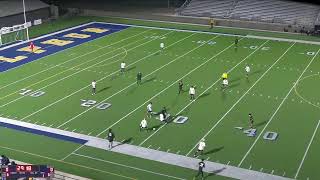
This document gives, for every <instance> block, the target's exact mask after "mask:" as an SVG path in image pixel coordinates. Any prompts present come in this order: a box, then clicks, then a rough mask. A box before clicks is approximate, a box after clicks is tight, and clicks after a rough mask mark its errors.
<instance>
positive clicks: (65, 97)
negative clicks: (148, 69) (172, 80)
mask: <svg viewBox="0 0 320 180" xmlns="http://www.w3.org/2000/svg"><path fill="white" fill-rule="evenodd" d="M193 35H195V34H191V35H189V36H187V37H185V38H182V39H181V40H179V41H176V42H174V43H173V44H171V45H169V46H167V47H166V48H169V47H171V46H173V45H175V44H177V43H179V42H181V41H183V40H185V39H187V38H189V37H191V36H193ZM158 52H159V50H158V51H156V52H154V53H153V54H149V55H147V56H145V57H143V58H141V59H139V60H137V61H135V62H134V63H131V64H129V65H128V67H129V66H131V65H133V64H135V63H138V62H140V61H142V60H144V59H146V58H148V57H150V56H153V55H155V54H156V53H158ZM118 72H120V70H117V71H114V72H113V73H111V74H109V75H107V76H105V77H103V78H101V79H99V80H98V81H97V82H99V81H102V80H104V79H106V78H107V77H110V76H112V75H114V74H116V73H118ZM132 84H135V83H132ZM130 86H132V85H130ZM88 87H90V85H88V86H85V87H83V88H81V89H79V90H77V91H75V92H73V93H71V94H69V95H67V96H65V97H63V98H61V99H59V100H57V101H55V102H53V103H51V104H49V105H47V106H45V107H43V108H41V109H39V110H37V111H35V112H33V113H31V114H29V115H28V116H26V117H24V118H23V119H26V118H28V117H30V116H32V115H34V114H36V113H38V112H41V111H43V110H44V109H47V108H48V107H51V106H52V105H54V104H57V103H59V102H60V101H63V100H64V99H67V98H69V97H70V96H72V95H74V94H76V93H78V92H80V91H82V90H84V89H86V88H88ZM126 88H128V87H126ZM123 90H124V89H122V90H120V91H119V92H117V93H120V92H122V91H123ZM93 107H95V106H93ZM93 107H92V108H93Z"/></svg>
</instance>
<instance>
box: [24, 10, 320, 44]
mask: <svg viewBox="0 0 320 180" xmlns="http://www.w3.org/2000/svg"><path fill="white" fill-rule="evenodd" d="M91 21H101V22H109V23H123V24H130V25H142V26H151V27H162V28H175V29H185V30H198V31H205V32H215V33H226V34H239V35H255V36H264V37H275V38H286V39H298V40H307V41H320V38H319V37H314V36H307V35H306V34H298V33H297V34H292V33H284V32H268V31H258V30H257V31H256V30H250V29H247V30H246V29H238V28H229V27H226V28H224V27H214V29H212V30H211V29H209V26H208V27H205V26H203V25H188V24H179V23H169V22H168V23H166V22H157V21H153V22H152V21H146V20H134V19H127V18H118V17H93V16H76V17H69V18H62V19H58V20H55V21H52V22H50V23H44V24H42V25H39V26H33V27H31V28H30V37H37V36H40V35H44V34H47V33H50V32H54V31H58V30H61V29H64V28H68V27H72V26H76V25H79V24H83V23H87V22H91Z"/></svg>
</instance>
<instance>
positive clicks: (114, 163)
mask: <svg viewBox="0 0 320 180" xmlns="http://www.w3.org/2000/svg"><path fill="white" fill-rule="evenodd" d="M72 155H75V156H79V157H83V158H87V159H92V160H95V161H100V162H104V163H109V164H113V165H117V166H121V167H126V168H129V169H134V170H137V171H143V172H147V173H150V174H155V175H159V176H165V177H169V178H172V179H179V180H186V179H184V178H179V177H175V176H171V175H167V174H162V173H158V172H154V171H149V170H146V169H141V168H138V167H133V166H129V165H124V164H120V163H116V162H112V161H108V160H104V159H100V158H95V157H91V156H87V155H83V154H78V153H72Z"/></svg>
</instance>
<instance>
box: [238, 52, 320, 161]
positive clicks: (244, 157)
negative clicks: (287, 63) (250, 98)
mask: <svg viewBox="0 0 320 180" xmlns="http://www.w3.org/2000/svg"><path fill="white" fill-rule="evenodd" d="M319 51H320V49H319V50H318V51H317V53H316V54H315V55H314V56H313V57H312V59H311V61H310V62H309V64H308V65H307V67H306V68H305V69H304V70H303V72H302V73H301V74H300V76H299V78H298V79H297V80H296V82H294V84H293V86H292V87H291V89H290V90H289V92H288V93H287V95H286V96H285V97H284V99H283V100H282V101H281V103H280V105H279V106H278V108H277V109H276V111H275V112H274V113H273V114H272V116H271V117H270V119H269V121H268V122H267V124H266V125H265V126H264V128H263V129H262V131H261V133H260V134H259V135H258V137H257V138H256V139H255V141H254V142H253V144H252V145H251V147H250V148H249V150H248V151H247V153H246V154H245V155H244V156H243V158H242V160H241V161H240V163H239V164H238V167H240V166H241V164H242V163H243V161H244V160H245V159H246V158H247V156H248V155H249V153H250V152H251V150H252V149H253V147H254V146H255V145H256V143H257V142H258V140H259V138H260V137H261V135H262V134H263V132H264V131H265V129H266V128H267V127H268V125H269V124H270V123H271V121H272V120H273V118H274V116H275V115H276V114H277V113H278V111H279V109H280V108H281V107H282V105H283V103H284V102H285V101H286V100H287V99H288V96H289V95H290V93H291V91H292V90H293V89H294V87H295V86H296V85H297V83H298V82H299V80H300V79H301V77H302V76H303V74H304V73H305V72H306V70H307V69H308V68H309V66H310V65H311V64H312V62H313V61H314V59H315V58H316V56H317V55H318V54H319Z"/></svg>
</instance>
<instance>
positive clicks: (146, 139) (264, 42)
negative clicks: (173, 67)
mask: <svg viewBox="0 0 320 180" xmlns="http://www.w3.org/2000/svg"><path fill="white" fill-rule="evenodd" d="M267 42H269V40H267V41H265V42H264V43H262V44H261V45H260V46H259V48H257V49H255V50H254V51H252V52H251V53H250V54H249V55H248V56H246V57H245V58H244V59H242V60H241V61H240V62H239V63H237V64H236V65H235V66H234V67H232V68H231V69H230V70H229V71H228V73H230V72H231V71H233V70H234V69H235V68H236V67H237V66H239V65H240V64H241V63H242V62H243V61H245V60H246V59H248V58H249V57H250V56H251V55H253V54H254V53H255V52H257V51H258V50H259V49H260V48H261V47H263V46H264V45H265V44H266V43H267ZM232 45H233V44H232ZM230 47H231V46H230ZM220 80H221V78H218V79H217V80H216V81H215V82H214V83H213V84H211V85H210V86H209V87H208V88H207V89H205V90H204V91H203V92H202V93H201V94H199V95H198V96H197V97H196V99H195V100H194V101H191V102H189V103H188V104H187V105H186V106H185V107H183V108H182V109H181V110H180V111H179V112H178V113H176V114H180V113H181V112H182V111H184V110H185V109H186V108H188V107H189V106H190V105H191V104H192V103H194V102H195V101H196V100H197V99H198V98H199V97H201V96H202V95H203V94H205V93H206V92H207V91H208V90H209V89H211V88H212V87H213V86H214V85H215V84H217V83H218V82H219V81H220ZM166 125H167V124H164V125H162V126H160V127H159V128H158V129H157V130H156V131H155V132H154V133H152V134H151V135H150V136H148V137H147V138H146V139H145V140H143V141H142V142H141V143H140V144H139V146H142V145H143V144H144V143H145V142H146V141H148V140H149V139H150V138H151V137H153V136H154V135H155V134H156V133H158V131H160V130H161V129H162V128H163V127H165V126H166Z"/></svg>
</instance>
